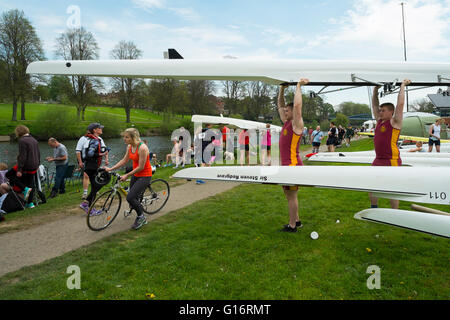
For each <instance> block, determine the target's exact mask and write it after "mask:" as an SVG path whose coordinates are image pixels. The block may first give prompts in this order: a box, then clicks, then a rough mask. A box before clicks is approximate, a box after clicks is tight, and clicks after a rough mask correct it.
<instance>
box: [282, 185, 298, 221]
mask: <svg viewBox="0 0 450 320" xmlns="http://www.w3.org/2000/svg"><path fill="white" fill-rule="evenodd" d="M297 192H298V190H286V189H284V194H285V195H286V199H287V201H288V207H289V225H290V227H291V228H295V227H296V222H297V221H299V220H300V218H299V216H298V198H297Z"/></svg>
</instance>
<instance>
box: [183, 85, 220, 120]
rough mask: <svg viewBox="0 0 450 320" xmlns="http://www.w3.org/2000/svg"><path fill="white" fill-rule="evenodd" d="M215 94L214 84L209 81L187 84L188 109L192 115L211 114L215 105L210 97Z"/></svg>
mask: <svg viewBox="0 0 450 320" xmlns="http://www.w3.org/2000/svg"><path fill="white" fill-rule="evenodd" d="M213 92H214V83H213V82H212V81H209V80H189V81H188V82H187V83H186V94H187V95H186V98H187V102H186V104H187V109H188V110H189V111H190V112H191V113H192V114H211V113H212V112H213V111H214V103H213V101H212V100H211V99H210V96H211V95H212V93H213Z"/></svg>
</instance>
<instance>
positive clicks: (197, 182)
mask: <svg viewBox="0 0 450 320" xmlns="http://www.w3.org/2000/svg"><path fill="white" fill-rule="evenodd" d="M195 183H196V184H205V183H206V182H205V181H203V180H197V181H195Z"/></svg>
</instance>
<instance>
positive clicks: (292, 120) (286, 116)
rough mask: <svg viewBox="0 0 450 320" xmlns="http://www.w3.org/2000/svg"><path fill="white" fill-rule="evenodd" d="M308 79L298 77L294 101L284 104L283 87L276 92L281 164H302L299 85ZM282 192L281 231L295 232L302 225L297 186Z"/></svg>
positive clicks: (285, 188)
mask: <svg viewBox="0 0 450 320" xmlns="http://www.w3.org/2000/svg"><path fill="white" fill-rule="evenodd" d="M308 82H309V81H308V79H300V81H299V82H298V83H297V89H296V91H295V96H294V102H293V103H290V104H288V105H286V103H285V99H284V89H285V88H286V86H284V85H283V86H281V87H280V92H279V94H278V113H279V114H280V118H281V121H282V122H283V123H284V125H283V129H282V130H281V134H280V142H279V143H280V155H281V165H282V166H302V165H303V163H302V160H301V158H300V154H299V147H300V141H301V138H302V132H303V117H302V90H301V86H302V85H306V84H307V83H308ZM283 190H284V194H285V196H286V199H287V201H288V206H289V224H287V225H285V226H284V227H283V229H281V231H286V232H297V228H299V227H301V226H302V223H301V222H300V219H299V216H298V198H297V192H298V186H283Z"/></svg>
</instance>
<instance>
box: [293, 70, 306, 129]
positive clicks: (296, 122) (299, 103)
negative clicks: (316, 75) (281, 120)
mask: <svg viewBox="0 0 450 320" xmlns="http://www.w3.org/2000/svg"><path fill="white" fill-rule="evenodd" d="M308 82H309V80H308V79H303V78H302V79H300V81H299V82H298V83H297V88H296V90H295V95H294V108H293V110H292V112H293V114H292V115H293V119H292V128H293V130H294V132H295V133H296V134H298V135H300V134H302V133H303V116H302V107H303V96H302V86H303V85H306V84H308Z"/></svg>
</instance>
